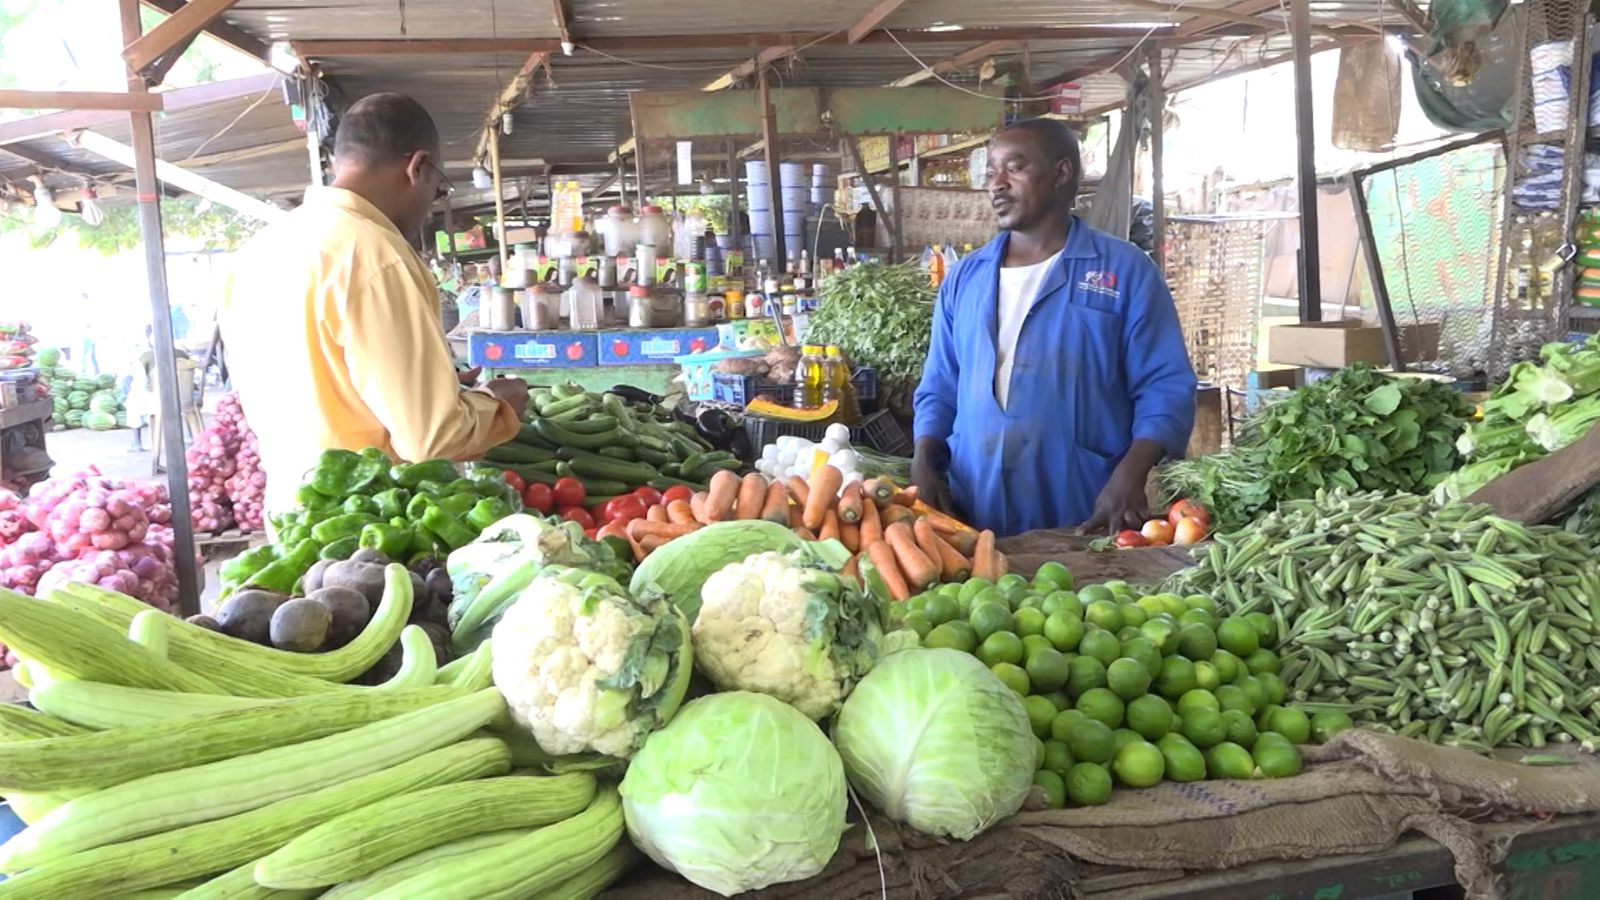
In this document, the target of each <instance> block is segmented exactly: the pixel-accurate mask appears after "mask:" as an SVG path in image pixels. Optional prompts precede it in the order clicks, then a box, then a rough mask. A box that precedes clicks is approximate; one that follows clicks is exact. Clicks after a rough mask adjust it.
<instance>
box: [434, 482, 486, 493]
mask: <svg viewBox="0 0 1600 900" xmlns="http://www.w3.org/2000/svg"><path fill="white" fill-rule="evenodd" d="M481 490H482V489H481V488H480V487H479V486H478V483H477V482H476V481H473V480H472V479H471V478H457V479H455V480H454V481H451V482H450V483H449V484H447V485H445V486H444V490H443V491H442V492H441V493H440V496H441V497H448V496H450V495H451V494H477V493H480V492H481Z"/></svg>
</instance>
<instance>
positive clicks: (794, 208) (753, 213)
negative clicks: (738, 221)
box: [744, 159, 828, 260]
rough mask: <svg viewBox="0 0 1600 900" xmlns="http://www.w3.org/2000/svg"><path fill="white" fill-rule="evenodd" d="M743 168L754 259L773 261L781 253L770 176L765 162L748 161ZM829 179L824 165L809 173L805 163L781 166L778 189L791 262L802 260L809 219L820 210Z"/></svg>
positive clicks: (785, 244)
mask: <svg viewBox="0 0 1600 900" xmlns="http://www.w3.org/2000/svg"><path fill="white" fill-rule="evenodd" d="M744 167H745V169H744V171H745V200H746V204H747V206H748V208H749V211H750V240H751V252H752V253H753V254H754V255H753V257H752V258H753V259H756V260H762V259H765V260H772V259H773V258H774V257H775V256H776V255H777V252H778V250H777V242H776V240H775V238H774V235H775V234H776V231H775V226H776V224H777V223H775V222H774V221H773V216H772V193H771V188H770V184H771V181H770V180H769V179H770V177H771V173H770V172H769V171H768V170H767V164H766V162H765V161H764V160H759V159H752V160H748V161H746V162H745V164H744ZM827 177H828V167H827V166H825V165H817V166H812V167H811V168H810V170H809V171H808V170H807V167H806V166H805V165H804V164H802V163H787V162H786V163H779V164H778V179H779V181H778V189H779V194H780V195H781V196H782V198H783V222H782V225H783V244H784V249H785V251H786V252H787V253H788V256H789V259H791V260H795V259H799V258H800V249H801V248H802V247H805V246H806V245H807V243H808V241H807V239H806V220H807V219H808V218H810V217H814V216H815V215H816V214H817V212H818V210H819V209H820V208H821V199H822V195H823V193H824V189H825V184H824V183H825V182H826V181H827Z"/></svg>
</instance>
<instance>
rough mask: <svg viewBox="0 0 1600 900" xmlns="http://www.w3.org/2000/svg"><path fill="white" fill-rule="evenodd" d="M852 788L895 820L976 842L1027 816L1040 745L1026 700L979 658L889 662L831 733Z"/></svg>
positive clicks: (907, 653) (925, 652) (849, 702)
mask: <svg viewBox="0 0 1600 900" xmlns="http://www.w3.org/2000/svg"><path fill="white" fill-rule="evenodd" d="M833 739H834V743H835V744H836V745H838V748H839V755H840V756H841V757H843V759H844V768H845V774H846V775H847V776H848V777H849V779H850V784H851V785H852V786H854V787H855V789H856V790H857V791H859V792H860V793H861V794H862V796H864V797H866V798H867V799H868V800H869V801H870V802H871V803H872V804H873V805H874V806H876V807H878V808H879V809H881V810H883V812H884V814H885V815H887V816H888V817H889V818H890V819H893V820H894V821H897V822H904V823H906V824H907V825H910V826H911V827H912V828H915V829H917V830H918V831H922V832H926V833H928V834H934V835H947V836H949V837H954V838H959V839H960V840H964V841H965V840H971V839H972V838H973V837H976V836H977V835H979V834H981V833H982V832H983V831H984V830H985V829H987V828H988V827H989V826H991V825H993V824H995V823H996V822H998V821H1000V820H1001V819H1004V818H1006V817H1007V816H1010V815H1012V814H1013V813H1015V812H1016V811H1017V810H1018V809H1021V808H1022V801H1023V800H1025V799H1026V798H1027V796H1028V791H1029V789H1030V787H1031V786H1032V784H1033V773H1034V762H1035V759H1036V756H1035V754H1036V752H1037V749H1036V748H1037V742H1036V741H1035V739H1034V736H1033V729H1032V727H1031V726H1030V725H1029V724H1028V714H1027V712H1026V710H1025V709H1024V708H1023V705H1022V698H1021V697H1019V696H1017V693H1016V692H1015V691H1013V690H1011V688H1009V687H1007V686H1006V685H1005V683H1004V682H1002V681H1001V680H1000V679H999V678H997V677H996V676H995V675H994V673H993V672H990V671H989V669H988V667H986V666H985V665H984V664H983V663H981V662H979V661H978V660H977V659H976V658H975V657H972V656H970V655H968V654H966V653H962V652H960V651H959V650H949V649H916V650H904V651H901V652H899V653H893V654H890V655H888V656H885V657H884V658H883V659H881V660H879V661H878V664H877V665H876V666H874V667H873V669H872V671H871V672H868V673H867V675H866V677H865V678H863V679H861V682H860V683H859V684H857V685H856V689H855V690H854V691H853V692H851V694H850V696H849V698H848V699H846V700H845V702H844V706H843V707H842V708H840V710H839V718H838V720H837V721H836V722H835V724H834V729H833Z"/></svg>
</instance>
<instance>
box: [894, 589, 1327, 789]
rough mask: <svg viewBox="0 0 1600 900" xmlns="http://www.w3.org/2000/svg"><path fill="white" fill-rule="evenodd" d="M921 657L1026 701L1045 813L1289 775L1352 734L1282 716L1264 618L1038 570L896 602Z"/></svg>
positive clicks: (1273, 637)
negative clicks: (937, 657) (1116, 788)
mask: <svg viewBox="0 0 1600 900" xmlns="http://www.w3.org/2000/svg"><path fill="white" fill-rule="evenodd" d="M896 606H897V607H899V614H900V615H902V616H903V618H904V625H905V626H906V627H908V628H911V629H913V630H915V631H916V632H917V633H918V635H920V636H921V638H922V643H923V645H924V646H927V647H950V648H954V649H957V650H961V651H963V652H966V653H971V654H973V655H975V656H977V657H978V659H980V660H982V661H983V663H984V664H985V665H987V666H988V667H989V668H990V670H991V671H993V672H994V673H995V675H997V676H999V678H1000V680H1001V681H1003V682H1005V683H1006V684H1007V685H1009V686H1010V687H1011V688H1012V689H1013V690H1015V691H1016V692H1017V693H1018V694H1021V695H1022V697H1023V703H1024V705H1025V706H1026V707H1027V710H1028V718H1029V720H1030V721H1031V722H1032V724H1033V731H1034V734H1035V735H1036V736H1037V737H1038V739H1039V754H1038V772H1037V773H1036V774H1035V775H1034V783H1035V784H1037V785H1039V787H1040V788H1042V789H1043V791H1044V794H1045V796H1046V798H1047V799H1048V801H1049V803H1050V805H1052V806H1055V807H1060V806H1064V805H1066V803H1067V801H1069V800H1070V801H1071V802H1072V803H1075V804H1078V805H1091V804H1097V803H1105V802H1106V801H1107V800H1108V799H1109V798H1110V795H1111V788H1112V785H1113V783H1119V784H1122V785H1125V786H1127V787H1134V788H1142V787H1150V786H1151V785H1154V784H1157V783H1159V782H1160V781H1162V780H1163V779H1166V780H1168V781H1180V782H1182V781H1200V780H1202V779H1206V778H1262V777H1265V778H1280V777H1283V776H1287V775H1294V774H1296V773H1298V772H1299V771H1300V753H1299V751H1298V750H1296V749H1295V745H1296V744H1305V743H1308V742H1311V741H1316V742H1319V743H1320V742H1321V741H1324V740H1326V739H1327V738H1328V737H1330V736H1331V735H1333V734H1335V733H1336V732H1338V731H1342V730H1343V729H1345V728H1349V727H1350V718H1349V717H1348V716H1346V715H1345V714H1343V713H1337V712H1323V713H1318V714H1316V715H1314V716H1308V715H1307V714H1306V713H1305V712H1304V711H1302V710H1300V709H1296V708H1294V707H1292V706H1284V705H1283V698H1284V685H1283V682H1282V681H1280V680H1279V678H1278V656H1277V654H1276V653H1274V652H1273V649H1272V648H1273V647H1274V646H1275V644H1276V642H1277V637H1278V636H1277V633H1276V631H1277V630H1276V628H1275V626H1274V624H1273V621H1272V619H1271V617H1269V616H1266V615H1264V614H1259V613H1251V614H1247V615H1243V616H1230V617H1227V618H1223V619H1220V620H1219V619H1218V618H1217V611H1216V606H1215V604H1213V603H1212V601H1211V598H1210V597H1206V596H1203V595H1199V594H1196V595H1192V596H1189V597H1179V596H1178V595H1176V594H1151V595H1144V596H1141V595H1140V594H1139V593H1138V592H1136V591H1135V590H1133V589H1132V588H1131V587H1130V586H1129V585H1128V584H1126V583H1125V582H1120V581H1107V582H1105V583H1103V584H1091V585H1086V586H1084V587H1082V588H1080V589H1078V590H1076V591H1074V590H1073V579H1072V573H1071V572H1070V571H1068V570H1067V567H1066V566H1063V565H1061V564H1060V563H1056V562H1049V563H1046V564H1044V565H1043V566H1041V567H1039V570H1038V572H1037V573H1036V574H1035V575H1034V578H1033V581H1031V582H1030V581H1028V580H1027V579H1026V578H1023V577H1021V576H1020V575H1015V574H1011V575H1006V576H1004V577H1002V578H1000V579H999V581H996V582H991V581H989V580H987V579H983V578H974V579H972V580H970V581H967V582H965V583H962V584H946V585H941V586H939V587H937V588H934V589H932V590H929V591H928V592H926V593H923V594H919V595H917V596H915V597H912V598H910V599H909V600H907V601H906V602H905V603H904V604H896Z"/></svg>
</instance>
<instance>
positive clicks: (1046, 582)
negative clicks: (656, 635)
mask: <svg viewBox="0 0 1600 900" xmlns="http://www.w3.org/2000/svg"><path fill="white" fill-rule="evenodd" d="M1033 583H1034V586H1035V587H1037V588H1039V590H1041V591H1045V592H1049V591H1055V590H1062V591H1070V590H1072V572H1071V571H1070V570H1068V569H1067V567H1066V566H1064V565H1062V564H1061V563H1058V562H1056V561H1054V560H1051V561H1050V562H1047V563H1045V564H1044V565H1042V566H1040V567H1039V570H1038V571H1036V572H1034V573H1033Z"/></svg>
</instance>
